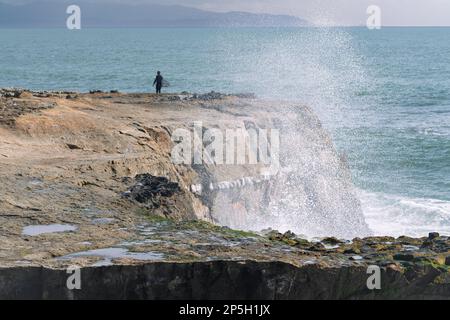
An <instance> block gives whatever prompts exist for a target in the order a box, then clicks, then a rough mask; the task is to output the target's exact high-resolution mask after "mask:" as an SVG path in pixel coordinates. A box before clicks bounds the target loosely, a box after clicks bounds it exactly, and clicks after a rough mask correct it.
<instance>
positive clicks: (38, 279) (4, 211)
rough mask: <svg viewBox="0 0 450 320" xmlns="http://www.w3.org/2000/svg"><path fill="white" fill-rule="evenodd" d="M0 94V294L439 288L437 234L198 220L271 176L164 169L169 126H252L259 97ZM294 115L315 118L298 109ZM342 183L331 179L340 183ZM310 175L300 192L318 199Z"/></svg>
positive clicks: (444, 259) (253, 197)
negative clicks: (77, 282) (70, 282)
mask: <svg viewBox="0 0 450 320" xmlns="http://www.w3.org/2000/svg"><path fill="white" fill-rule="evenodd" d="M68 95H70V97H71V98H70V99H68V98H67V96H68ZM0 96H1V97H0V182H1V184H0V204H1V205H0V298H9V299H14V298H44V299H45V298H47V299H51V298H57V299H82V298H84V299H86V298H90V299H91V298H111V299H125V298H136V299H164V298H169V299H202V298H210V299H215V298H225V299H238V298H252V299H288V298H291V299H330V298H333V299H370V298H389V299H398V298H406V299H408V298H425V299H427V298H428V299H449V297H450V279H449V268H450V267H449V264H450V262H449V259H450V251H449V249H450V242H449V238H448V237H447V235H439V234H435V233H432V234H430V235H429V236H428V237H424V238H419V239H414V238H409V237H399V238H393V237H365V238H363V237H361V238H355V237H346V239H341V237H340V236H338V235H333V237H331V236H332V234H327V236H328V237H323V238H317V239H310V238H307V237H305V236H303V235H299V234H296V233H294V232H278V231H276V230H264V231H262V232H258V233H252V232H244V231H237V230H233V229H230V228H227V227H221V226H218V225H215V224H212V223H211V222H221V223H223V222H226V220H225V218H227V217H230V216H231V217H233V219H234V221H240V220H244V221H245V219H246V217H247V215H246V214H247V213H248V212H249V211H245V210H246V209H247V208H251V206H252V205H253V203H258V202H259V198H261V197H263V196H264V195H265V193H264V192H266V191H267V190H270V189H268V188H270V187H273V185H274V183H273V182H267V181H262V182H261V183H258V184H253V183H248V184H246V183H237V184H235V183H233V181H247V180H249V179H247V178H246V179H244V180H242V175H243V172H244V174H245V175H244V176H245V177H252V176H257V172H258V170H254V169H253V168H247V167H244V168H239V169H240V170H221V168H220V167H213V166H205V167H202V168H198V167H197V168H194V167H192V166H185V165H180V166H175V165H174V164H173V163H172V162H171V161H170V152H171V148H172V141H171V139H170V133H171V132H173V130H175V129H177V128H180V127H181V128H188V127H187V126H186V122H189V121H196V120H199V119H202V120H204V121H205V122H208V121H209V122H210V123H217V119H220V120H221V121H222V122H223V126H224V127H227V126H228V125H230V124H235V123H236V121H237V119H238V120H239V121H240V122H242V123H243V126H244V127H245V125H249V124H252V123H256V122H257V121H255V119H254V115H253V114H252V112H257V113H258V114H263V118H264V119H266V118H267V119H270V118H271V110H273V108H272V106H271V105H264V104H261V103H256V102H253V101H251V99H248V98H251V97H242V98H239V97H236V96H229V95H222V94H220V95H217V94H208V95H206V96H204V97H201V98H198V97H197V98H196V99H193V98H192V97H190V95H189V94H184V95H162V96H155V95H151V94H122V93H119V92H107V93H103V92H98V91H95V92H92V93H89V94H82V93H71V92H31V91H26V90H22V91H17V90H16V89H13V90H10V89H7V90H0ZM179 96H182V97H183V98H180V99H177V98H174V97H179ZM186 99H187V100H186ZM282 107H283V106H280V108H282ZM287 110H288V109H287ZM286 112H288V111H286ZM299 114H300V115H301V117H300V119H301V120H302V121H305V123H308V125H310V124H309V122H313V120H314V118H313V117H312V116H311V114H310V111H309V110H308V109H307V108H300V109H299ZM263 124H264V123H262V124H260V125H263ZM221 125H222V123H221ZM311 126H312V128H313V129H314V130H316V128H317V126H318V124H314V125H311ZM312 132H313V131H312V130H311V131H308V130H307V129H305V130H304V131H303V133H305V136H307V135H308V134H311V133H312ZM310 139H311V141H312V142H321V145H320V147H316V144H314V145H315V147H314V148H317V149H314V150H313V151H314V152H317V153H320V152H322V151H323V150H325V149H326V148H327V147H328V146H329V145H330V143H329V142H328V140H327V139H328V138H327V136H326V134H325V133H324V132H323V131H320V134H318V135H313V136H312V137H311V138H310ZM314 139H320V140H314ZM308 143H310V142H308ZM311 152H312V151H311ZM324 152H325V151H324ZM328 153H329V152H328ZM328 153H327V154H328ZM321 154H322V153H321ZM323 154H325V153H323ZM332 155H334V154H333V153H332ZM331 159H332V161H331V162H334V161H335V160H334V159H335V157H334V156H333V157H332V158H331ZM339 166H340V164H338V165H337V168H340V167H339ZM332 169H333V170H334V169H335V167H333V168H332ZM330 172H331V173H333V172H334V171H332V170H330ZM315 177H316V176H313V179H312V182H314V178H315ZM317 177H320V176H317ZM205 179H209V180H207V182H208V183H204V187H205V189H206V190H208V189H207V187H208V186H211V185H212V186H219V187H218V188H217V190H209V191H208V192H206V191H204V192H203V193H200V194H199V193H194V192H192V186H193V185H198V184H201V183H202V181H203V180H205ZM250 180H251V179H250ZM230 181H231V183H230ZM283 181H284V180H282V181H281V182H280V183H279V186H278V187H276V184H275V188H274V189H273V190H275V191H277V190H278V189H281V188H282V187H284V185H285V184H284V183H283ZM343 181H344V182H343V183H341V182H340V181H338V182H337V183H336V185H334V186H335V187H336V188H335V189H340V190H344V191H345V192H347V191H346V190H347V188H349V187H348V185H349V183H348V182H345V181H347V180H343ZM312 182H311V184H310V185H307V186H306V187H305V189H307V195H308V196H309V197H311V198H315V199H321V197H322V196H323V195H321V194H320V193H317V191H316V190H317V188H316V187H315V186H314V185H313V183H312ZM235 185H238V186H239V187H240V189H239V188H238V189H236V188H234V186H235ZM222 186H223V187H224V188H222ZM225 187H226V188H225ZM213 189H214V188H213ZM348 190H349V189H348ZM347 195H348V197H349V198H352V197H351V193H350V192H349V191H348V194H347ZM352 199H353V198H352ZM352 201H353V200H352ZM217 203H219V204H220V206H217V205H215V204H217ZM224 208H225V209H224ZM256 208H259V207H256ZM354 208H355V209H358V205H357V204H356V205H355V207H354ZM219 209H220V210H222V212H224V211H225V212H226V213H227V216H223V217H220V216H219V217H218V216H217V215H216V213H217V212H218V210H219ZM323 209H324V211H326V210H325V209H326V208H323ZM346 214H347V212H344V213H343V215H342V218H346V217H348V216H347V215H346ZM222 218H223V220H221V219H222ZM331 218H332V217H330V219H331ZM344 220H345V219H344ZM323 223H324V224H323V227H324V228H325V227H327V225H328V226H334V225H336V224H335V223H334V221H328V222H327V221H325V220H324V221H323ZM223 224H226V223H223ZM356 226H360V227H361V230H363V229H364V224H362V223H360V224H357V225H356ZM355 229H356V228H355ZM329 230H332V231H333V230H334V229H332V228H331V227H330V229H329ZM24 231H29V232H24ZM351 238H353V240H349V239H351ZM74 265H75V266H79V267H80V268H82V270H81V274H82V279H83V288H82V290H76V291H70V290H68V289H67V287H66V280H67V277H68V274H67V272H66V268H67V267H69V266H74ZM370 265H376V266H379V267H380V268H381V269H380V270H381V286H382V289H381V290H369V289H367V286H366V281H367V278H368V274H367V268H368V266H370Z"/></svg>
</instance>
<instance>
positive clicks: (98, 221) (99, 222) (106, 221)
mask: <svg viewBox="0 0 450 320" xmlns="http://www.w3.org/2000/svg"><path fill="white" fill-rule="evenodd" d="M116 221H117V220H116V219H114V218H98V219H94V220H92V221H91V223H92V224H96V225H102V224H111V223H113V222H116Z"/></svg>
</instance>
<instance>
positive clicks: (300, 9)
mask: <svg viewBox="0 0 450 320" xmlns="http://www.w3.org/2000/svg"><path fill="white" fill-rule="evenodd" d="M27 1H34V2H38V1H46V0H0V2H9V3H18V2H27ZM88 1H92V2H105V3H108V2H124V3H130V2H135V3H158V4H168V5H173V4H178V5H184V6H191V7H196V8H200V9H205V10H210V11H220V12H224V11H248V12H255V13H271V14H289V15H295V16H298V17H301V18H305V19H307V20H309V21H311V22H313V23H317V24H322V25H365V23H366V20H367V17H368V15H367V13H366V10H367V8H368V6H369V5H378V6H379V7H380V9H381V19H382V21H381V22H382V25H383V26H450V0H159V1H156V0H88ZM72 2H73V3H74V4H76V2H77V0H73V1H72Z"/></svg>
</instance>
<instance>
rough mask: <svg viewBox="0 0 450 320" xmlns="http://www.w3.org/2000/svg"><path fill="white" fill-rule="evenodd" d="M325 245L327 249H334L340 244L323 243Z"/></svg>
mask: <svg viewBox="0 0 450 320" xmlns="http://www.w3.org/2000/svg"><path fill="white" fill-rule="evenodd" d="M323 246H324V248H325V249H326V250H334V249H338V248H339V245H338V244H337V245H329V244H323Z"/></svg>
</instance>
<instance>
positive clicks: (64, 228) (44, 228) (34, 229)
mask: <svg viewBox="0 0 450 320" xmlns="http://www.w3.org/2000/svg"><path fill="white" fill-rule="evenodd" d="M75 230H77V227H75V226H72V225H70V224H49V225H34V226H26V227H24V228H23V230H22V234H23V235H24V236H38V235H41V234H46V233H58V232H69V231H75Z"/></svg>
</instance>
